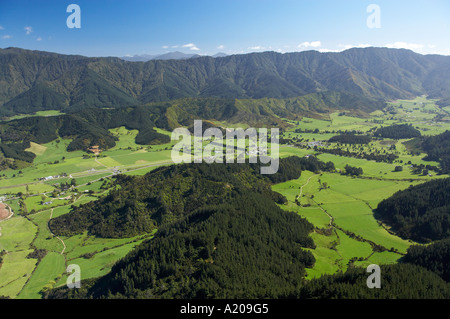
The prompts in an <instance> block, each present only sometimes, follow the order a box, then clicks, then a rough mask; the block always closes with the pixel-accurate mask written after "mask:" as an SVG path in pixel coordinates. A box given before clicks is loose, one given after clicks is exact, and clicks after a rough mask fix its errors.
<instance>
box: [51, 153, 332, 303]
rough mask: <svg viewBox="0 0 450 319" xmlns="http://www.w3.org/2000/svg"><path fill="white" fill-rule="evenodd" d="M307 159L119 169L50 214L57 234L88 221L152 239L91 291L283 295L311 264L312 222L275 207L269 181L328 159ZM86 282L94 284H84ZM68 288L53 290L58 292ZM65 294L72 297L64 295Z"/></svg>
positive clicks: (99, 228)
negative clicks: (134, 171) (111, 183)
mask: <svg viewBox="0 0 450 319" xmlns="http://www.w3.org/2000/svg"><path fill="white" fill-rule="evenodd" d="M324 165H325V164H324V163H322V162H320V161H318V160H316V159H314V158H311V159H304V158H298V157H290V158H286V159H282V160H281V162H280V170H279V172H278V173H277V174H274V175H272V176H263V175H261V174H259V165H250V164H211V165H210V164H189V165H188V164H183V165H175V166H170V167H163V168H160V169H158V170H156V171H154V172H150V173H148V174H147V175H145V176H143V177H124V176H123V177H119V179H118V181H117V183H118V185H120V187H119V188H118V189H117V191H113V192H111V194H110V195H109V196H107V197H105V198H104V199H101V200H99V201H97V202H93V203H92V204H91V203H87V204H83V205H81V206H80V207H79V208H74V209H73V211H72V212H71V213H69V214H66V215H64V216H61V217H58V218H55V219H52V220H51V222H50V228H51V229H52V232H54V233H56V234H64V235H69V234H73V233H77V232H82V231H84V230H85V229H88V231H89V232H90V233H92V234H95V235H97V236H115V237H118V236H124V235H125V236H130V235H135V234H139V233H141V232H149V231H151V230H152V229H153V228H154V227H155V226H156V225H157V226H158V231H157V233H156V234H155V237H154V238H153V239H151V240H149V241H147V242H144V243H143V244H141V245H140V246H138V247H137V248H136V249H135V250H134V251H132V252H131V253H130V254H128V255H127V256H126V257H125V258H123V259H122V260H121V261H119V262H118V263H117V264H116V265H115V266H114V267H113V269H112V270H111V273H110V274H108V275H107V276H105V277H103V278H101V279H100V280H98V281H96V282H95V283H94V284H93V286H92V287H90V285H89V283H83V285H82V286H83V287H85V288H84V289H85V290H80V291H77V292H76V293H85V297H95V298H100V297H111V296H112V295H114V296H116V297H120V296H126V297H147V298H175V297H176V298H264V297H273V298H277V297H287V296H289V295H291V294H294V293H295V292H296V291H297V290H298V289H299V288H300V286H301V284H302V281H303V277H304V275H305V267H311V266H313V265H314V262H315V259H314V257H313V255H312V254H311V252H309V251H306V250H303V249H302V248H304V247H308V248H313V247H314V242H313V241H312V239H311V238H310V237H309V236H308V234H309V233H310V232H311V231H312V230H313V226H312V224H310V223H309V222H307V221H306V220H305V219H303V218H302V217H300V216H299V215H297V214H296V213H293V212H286V211H284V210H282V209H281V208H279V207H278V206H277V205H276V204H275V202H274V200H276V201H278V202H283V201H284V200H285V199H284V198H283V196H281V195H280V194H277V193H274V192H273V191H272V190H271V189H270V183H271V182H272V180H273V181H285V180H288V179H292V178H298V177H299V176H300V174H301V170H302V169H304V168H309V169H316V170H319V169H320V168H323V167H324ZM86 289H88V290H86ZM67 293H69V294H71V293H72V292H69V291H67V290H66V289H64V288H63V289H60V290H55V291H52V292H50V294H51V296H50V297H52V298H54V297H56V298H59V297H61V295H60V294H62V295H64V294H67ZM65 297H67V296H65Z"/></svg>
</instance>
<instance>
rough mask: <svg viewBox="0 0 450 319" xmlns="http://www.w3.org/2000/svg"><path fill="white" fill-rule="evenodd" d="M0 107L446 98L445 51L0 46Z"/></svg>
mask: <svg viewBox="0 0 450 319" xmlns="http://www.w3.org/2000/svg"><path fill="white" fill-rule="evenodd" d="M0 71H1V72H0V84H1V85H0V113H1V114H3V115H12V114H18V113H32V112H36V111H39V110H45V109H58V110H67V109H81V108H84V107H121V106H132V105H141V104H146V103H149V102H160V101H169V100H175V99H181V98H187V97H197V98H198V97H215V98H224V99H235V98H238V99H261V98H275V99H288V98H294V97H298V96H303V95H306V94H311V93H319V92H327V91H330V92H343V93H347V94H351V95H353V96H365V97H366V98H370V99H375V100H386V99H397V98H413V97H415V96H417V95H422V94H427V95H429V97H431V98H442V99H444V98H448V97H450V75H449V74H450V72H449V71H450V57H447V56H439V55H420V54H416V53H414V52H412V51H409V50H403V49H400V50H397V49H387V48H364V49H350V50H346V51H344V52H341V53H319V52H316V51H305V52H296V53H285V54H280V53H275V52H263V53H251V54H243V55H231V56H226V57H216V58H214V57H206V56H205V57H198V58H192V59H187V60H152V61H148V62H128V61H123V60H121V59H119V58H88V57H83V56H76V55H61V54H56V53H49V52H42V51H29V50H23V49H18V48H6V49H1V50H0Z"/></svg>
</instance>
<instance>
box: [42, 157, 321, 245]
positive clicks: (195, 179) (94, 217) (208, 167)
mask: <svg viewBox="0 0 450 319" xmlns="http://www.w3.org/2000/svg"><path fill="white" fill-rule="evenodd" d="M304 169H308V170H313V171H319V170H321V169H325V163H323V162H321V161H319V160H317V159H315V158H311V159H305V158H299V157H289V158H283V159H281V160H280V167H279V170H278V172H277V173H276V174H273V175H270V176H264V175H261V174H260V171H259V165H258V164H236V163H235V164H205V163H203V164H197V165H188V164H183V165H172V166H169V167H162V168H158V169H156V170H155V171H153V172H151V173H148V174H146V175H145V176H142V177H129V176H117V177H116V183H115V185H116V188H115V189H114V190H112V191H110V193H109V195H108V196H106V197H102V198H101V199H99V200H97V201H93V202H89V203H87V204H83V205H80V206H79V207H73V209H72V211H71V212H70V213H69V214H67V215H64V216H61V217H59V218H55V219H52V220H51V221H50V227H51V228H52V231H53V232H54V233H56V234H58V235H63V236H72V235H74V234H78V233H82V232H83V231H85V230H88V231H89V233H90V234H93V235H95V236H100V237H114V238H117V237H131V236H136V235H140V234H143V233H148V232H151V231H152V230H153V229H154V228H155V227H156V226H158V227H159V226H161V225H163V226H164V225H166V224H170V223H173V222H174V221H178V220H180V219H182V218H184V217H185V216H188V215H190V214H191V213H193V212H195V211H196V210H198V209H200V208H202V207H210V206H216V205H222V204H224V203H227V202H229V201H234V200H235V197H236V196H238V194H242V193H247V192H250V193H257V194H260V195H264V197H266V198H268V199H270V200H272V201H276V202H279V203H282V202H284V201H285V199H284V197H283V196H282V195H280V194H278V193H276V192H273V191H272V190H270V187H269V186H270V183H274V182H277V183H278V182H283V181H286V180H289V179H293V178H298V177H299V176H300V174H301V171H302V170H304ZM274 204H275V203H273V205H271V207H272V209H275V210H277V211H278V209H277V208H275V207H276V206H275V205H274Z"/></svg>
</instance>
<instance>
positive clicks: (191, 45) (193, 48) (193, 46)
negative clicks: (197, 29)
mask: <svg viewBox="0 0 450 319" xmlns="http://www.w3.org/2000/svg"><path fill="white" fill-rule="evenodd" d="M183 48H189V50H194V51H200V49H199V48H197V46H196V45H195V44H194V43H188V44H185V45H183Z"/></svg>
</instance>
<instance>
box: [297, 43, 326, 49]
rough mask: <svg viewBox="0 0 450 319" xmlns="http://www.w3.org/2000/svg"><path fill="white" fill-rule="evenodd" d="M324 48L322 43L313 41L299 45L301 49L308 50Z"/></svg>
mask: <svg viewBox="0 0 450 319" xmlns="http://www.w3.org/2000/svg"><path fill="white" fill-rule="evenodd" d="M321 46H322V42H320V41H312V42H303V43H300V44H299V45H298V47H299V48H301V49H306V48H318V47H321Z"/></svg>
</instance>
